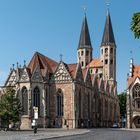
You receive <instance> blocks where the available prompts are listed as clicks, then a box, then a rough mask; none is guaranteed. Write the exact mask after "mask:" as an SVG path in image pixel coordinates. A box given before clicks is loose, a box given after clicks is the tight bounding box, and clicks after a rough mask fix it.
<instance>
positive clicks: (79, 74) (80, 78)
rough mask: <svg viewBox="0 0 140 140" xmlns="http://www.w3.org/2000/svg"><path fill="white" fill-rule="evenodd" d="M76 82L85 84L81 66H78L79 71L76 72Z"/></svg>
mask: <svg viewBox="0 0 140 140" xmlns="http://www.w3.org/2000/svg"><path fill="white" fill-rule="evenodd" d="M75 80H76V81H77V82H81V83H82V82H83V83H84V79H83V73H82V69H81V67H80V64H78V65H77V70H76V74H75Z"/></svg>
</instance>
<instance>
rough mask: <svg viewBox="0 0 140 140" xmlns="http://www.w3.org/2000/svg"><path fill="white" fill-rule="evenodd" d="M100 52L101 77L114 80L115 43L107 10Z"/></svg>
mask: <svg viewBox="0 0 140 140" xmlns="http://www.w3.org/2000/svg"><path fill="white" fill-rule="evenodd" d="M100 54H101V60H102V62H103V79H104V80H109V81H112V82H114V81H116V44H115V39H114V34H113V29H112V23H111V18H110V13H109V11H107V16H106V22H105V27H104V33H103V37H102V42H101V47H100Z"/></svg>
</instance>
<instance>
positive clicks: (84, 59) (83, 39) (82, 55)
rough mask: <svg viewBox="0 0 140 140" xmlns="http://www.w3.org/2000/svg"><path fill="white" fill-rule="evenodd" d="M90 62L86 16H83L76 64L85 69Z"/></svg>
mask: <svg viewBox="0 0 140 140" xmlns="http://www.w3.org/2000/svg"><path fill="white" fill-rule="evenodd" d="M91 60H92V45H91V41H90V35H89V30H88V24H87V18H86V14H85V15H84V19H83V24H82V30H81V34H80V40H79V44H78V48H77V62H78V63H80V64H81V67H82V68H85V67H86V66H87V65H88V64H89V63H90V62H91Z"/></svg>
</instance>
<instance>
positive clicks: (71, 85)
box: [3, 12, 119, 128]
mask: <svg viewBox="0 0 140 140" xmlns="http://www.w3.org/2000/svg"><path fill="white" fill-rule="evenodd" d="M99 49H100V57H99V58H94V57H93V48H92V43H91V39H90V33H89V29H88V23H87V17H86V15H85V16H84V18H83V24H82V29H81V34H80V39H79V44H78V48H77V62H76V63H73V64H67V63H66V62H64V61H63V60H62V59H61V60H60V61H59V62H58V61H55V60H53V59H51V58H49V57H47V56H45V55H43V54H40V53H39V52H35V54H34V55H33V57H32V59H31V61H30V62H29V64H28V65H26V64H24V66H23V67H22V68H21V67H19V66H18V65H17V68H14V67H13V68H12V69H11V71H10V73H9V76H8V78H7V80H6V82H5V85H4V87H7V86H12V87H13V88H14V89H15V90H16V92H17V96H18V97H19V98H20V101H21V104H22V106H23V110H24V112H23V114H22V116H21V128H30V127H31V122H32V120H33V118H34V112H33V108H34V107H37V108H38V116H39V118H38V119H37V123H38V127H58V128H61V127H66V126H67V125H68V126H69V128H80V127H111V126H112V125H113V123H118V121H119V103H118V98H117V82H116V43H115V38H114V34H113V29H112V23H111V18H110V13H109V12H108V13H107V16H106V22H105V27H104V32H103V36H102V41H101V45H100V47H99ZM3 89H4V88H3Z"/></svg>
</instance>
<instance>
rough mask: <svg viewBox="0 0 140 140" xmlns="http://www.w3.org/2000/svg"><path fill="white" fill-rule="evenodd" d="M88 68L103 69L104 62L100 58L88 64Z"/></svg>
mask: <svg viewBox="0 0 140 140" xmlns="http://www.w3.org/2000/svg"><path fill="white" fill-rule="evenodd" d="M88 67H90V68H99V67H103V62H102V61H101V59H100V58H97V59H93V60H92V61H91V62H90V63H89V64H88Z"/></svg>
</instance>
